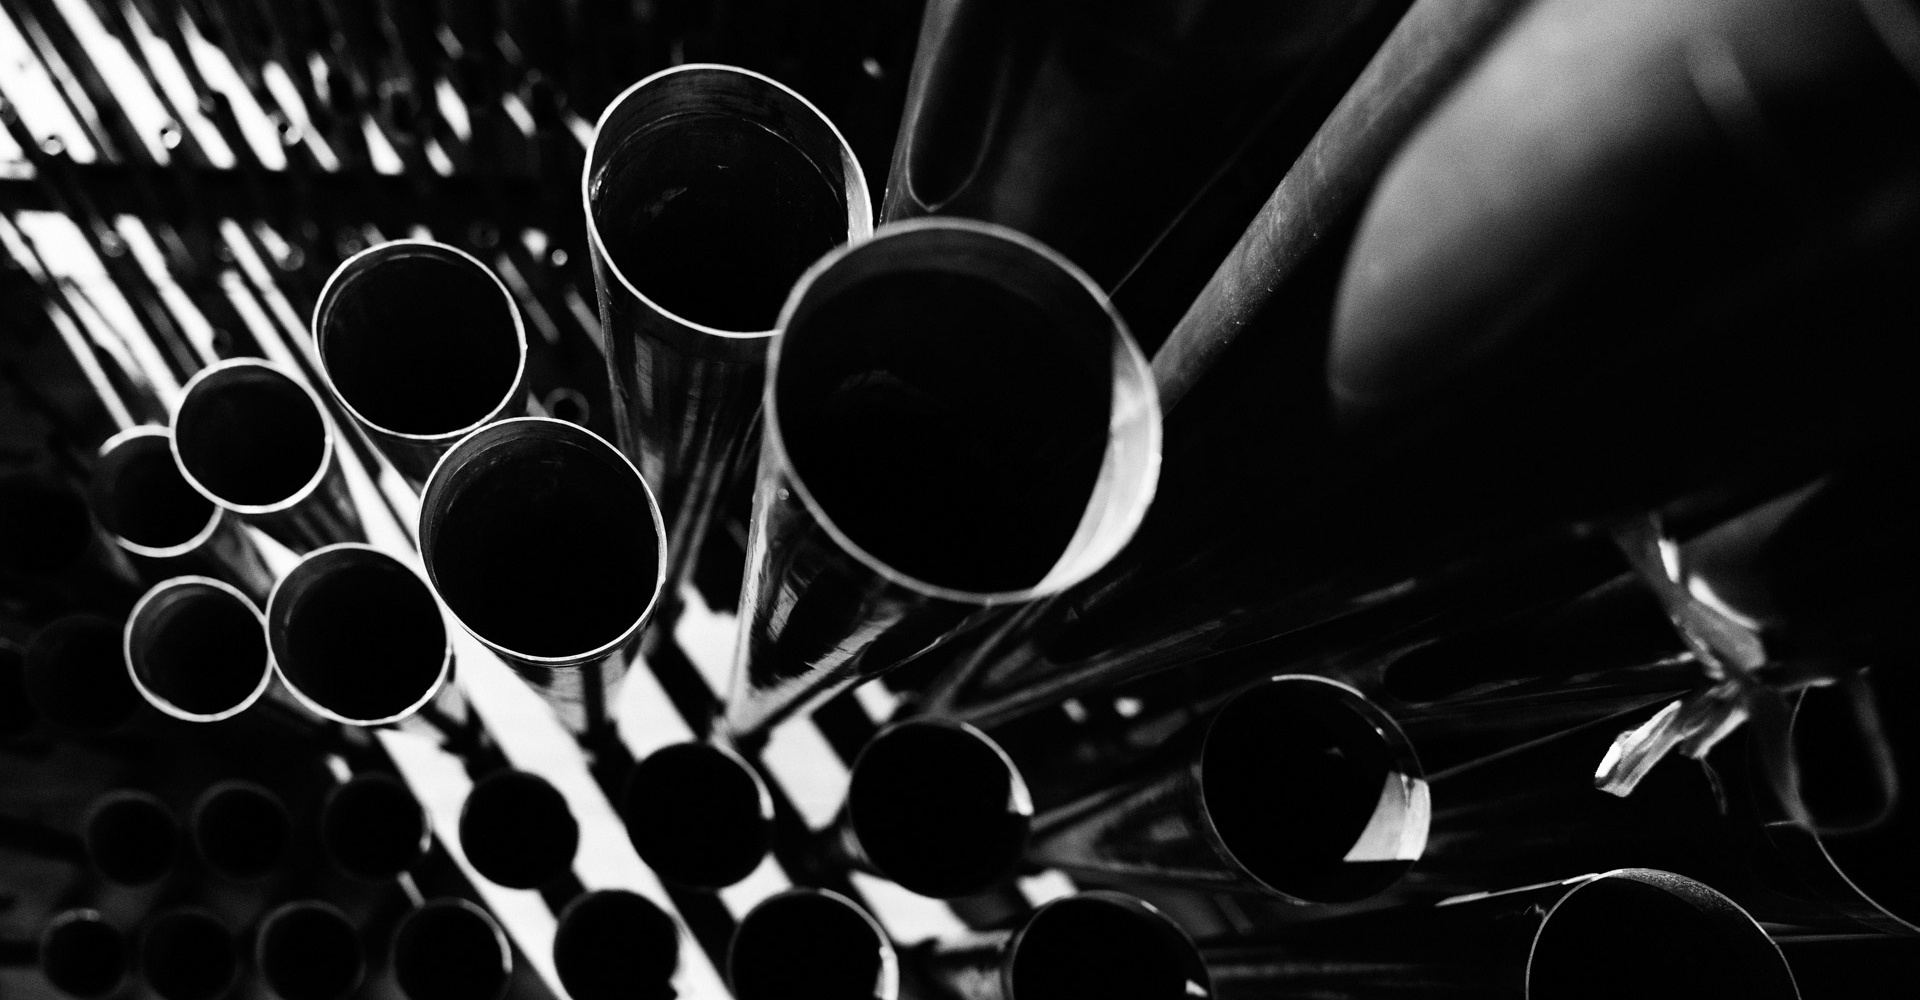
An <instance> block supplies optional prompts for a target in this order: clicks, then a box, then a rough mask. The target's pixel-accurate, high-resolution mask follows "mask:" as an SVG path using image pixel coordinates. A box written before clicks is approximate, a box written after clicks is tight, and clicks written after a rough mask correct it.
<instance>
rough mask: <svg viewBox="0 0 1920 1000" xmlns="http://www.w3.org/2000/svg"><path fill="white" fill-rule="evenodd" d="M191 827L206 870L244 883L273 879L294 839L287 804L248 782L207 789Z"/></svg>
mask: <svg viewBox="0 0 1920 1000" xmlns="http://www.w3.org/2000/svg"><path fill="white" fill-rule="evenodd" d="M192 828H193V843H194V847H195V848H196V849H197V850H198V851H199V852H200V859H201V860H202V861H204V862H206V864H207V867H209V868H211V869H213V870H214V872H216V873H217V874H220V875H223V876H225V877H227V878H231V879H240V880H247V879H256V878H261V877H263V876H266V875H268V874H271V873H272V872H273V870H274V869H276V868H278V867H280V863H281V861H282V860H283V859H284V858H285V857H286V853H287V847H288V845H289V843H290V842H291V840H292V839H293V820H292V818H291V817H290V816H288V814H287V807H286V804H285V803H283V802H281V801H280V797H279V796H277V795H275V794H273V793H272V792H270V791H267V790H266V789H265V788H262V787H260V786H259V785H256V784H253V783H252V782H247V781H225V782H221V783H220V784H218V785H215V786H213V787H212V788H209V789H207V791H206V792H205V793H204V794H202V795H201V796H200V800H199V802H197V803H196V804H195V805H194V809H193V824H192Z"/></svg>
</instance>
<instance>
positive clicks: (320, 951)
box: [253, 899, 367, 1000]
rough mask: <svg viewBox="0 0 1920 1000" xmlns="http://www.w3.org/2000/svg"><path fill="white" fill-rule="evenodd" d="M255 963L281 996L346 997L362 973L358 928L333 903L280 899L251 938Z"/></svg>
mask: <svg viewBox="0 0 1920 1000" xmlns="http://www.w3.org/2000/svg"><path fill="white" fill-rule="evenodd" d="M253 963H254V967H255V968H257V969H259V970H260V978H261V979H262V980H264V981H265V982H266V986H267V988H268V989H269V990H271V991H272V992H273V994H274V995H275V996H277V997H279V998H280V1000H347V998H348V997H350V996H352V995H353V994H354V992H355V991H356V990H358V989H359V988H360V983H361V982H362V981H363V980H364V979H365V978H366V975H367V960H366V953H365V950H364V949H363V948H362V947H361V945H360V932H359V931H358V930H356V929H355V928H354V926H353V923H352V922H351V921H349V920H348V919H347V915H346V914H345V913H342V912H340V909H339V907H336V906H334V905H333V904H332V903H325V902H321V901H319V900H315V899H303V900H295V901H294V902H291V903H285V904H282V905H281V906H279V907H277V908H276V909H274V911H273V912H271V913H269V914H267V915H266V917H265V918H264V919H262V920H261V922H260V932H259V935H258V937H256V938H255V939H254V947H253Z"/></svg>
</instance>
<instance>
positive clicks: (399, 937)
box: [387, 896, 513, 1000]
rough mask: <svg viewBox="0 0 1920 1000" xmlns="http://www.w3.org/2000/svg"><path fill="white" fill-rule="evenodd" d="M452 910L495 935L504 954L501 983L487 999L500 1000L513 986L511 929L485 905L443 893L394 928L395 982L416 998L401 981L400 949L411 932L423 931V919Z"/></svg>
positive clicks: (389, 948)
mask: <svg viewBox="0 0 1920 1000" xmlns="http://www.w3.org/2000/svg"><path fill="white" fill-rule="evenodd" d="M449 911H451V912H453V913H459V914H464V915H466V916H468V917H471V918H473V919H474V921H475V923H476V924H477V925H478V926H480V927H484V928H485V929H486V931H487V933H488V934H489V935H490V936H491V937H492V938H493V945H494V948H495V949H496V950H497V951H498V953H499V955H500V968H499V972H500V985H499V987H498V988H497V989H495V990H494V991H493V992H492V993H491V994H489V995H488V997H487V998H486V1000H500V998H502V997H504V996H506V995H507V991H508V990H509V989H510V988H512V986H513V945H512V943H511V942H510V941H509V940H508V938H507V932H506V931H505V930H504V929H503V928H501V926H500V922H499V921H498V920H495V919H494V918H493V914H491V913H488V912H487V911H486V909H485V908H484V907H481V906H479V905H477V904H475V903H473V902H472V901H470V900H466V899H461V898H459V897H457V896H443V897H441V898H439V899H430V900H427V901H426V902H424V903H422V904H420V905H419V906H418V907H416V908H415V909H414V910H413V912H411V913H408V914H407V915H406V916H405V917H402V918H401V920H400V925H399V926H398V927H395V928H394V931H393V938H392V939H391V940H390V941H389V942H388V946H387V953H388V957H389V961H390V963H391V964H392V965H393V967H394V970H395V972H394V981H395V985H397V986H399V988H400V993H401V995H402V996H404V997H408V998H411V997H413V993H412V992H411V991H409V990H408V989H407V987H406V984H405V983H404V982H402V981H401V980H400V974H399V968H400V952H401V949H402V947H403V944H404V941H405V939H406V938H407V936H408V935H409V934H411V933H418V932H419V927H420V924H419V922H420V921H421V920H425V919H429V918H431V917H436V916H440V915H441V914H443V913H447V912H449Z"/></svg>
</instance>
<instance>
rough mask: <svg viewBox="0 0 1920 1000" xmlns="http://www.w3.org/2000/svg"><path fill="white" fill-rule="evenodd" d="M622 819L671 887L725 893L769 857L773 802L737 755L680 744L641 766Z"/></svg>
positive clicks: (624, 797) (625, 796)
mask: <svg viewBox="0 0 1920 1000" xmlns="http://www.w3.org/2000/svg"><path fill="white" fill-rule="evenodd" d="M620 811H621V818H622V819H623V820H624V821H625V822H626V826H627V836H628V837H629V839H631V840H632V841H633V846H634V849H635V850H636V851H637V852H638V853H639V855H640V857H641V859H642V860H644V861H646V862H647V865H648V866H649V867H651V868H652V869H653V870H654V871H656V872H658V873H659V875H660V877H661V878H663V879H666V880H667V881H669V882H674V883H677V884H680V885H687V886H695V887H700V888H719V887H721V886H728V885H732V884H734V883H736V882H738V881H740V880H741V879H744V878H746V877H747V876H748V875H749V874H751V873H752V872H753V870H754V869H755V868H757V867H759V865H760V862H761V859H763V858H765V857H766V855H767V850H768V848H769V847H770V846H771V843H772V837H773V800H772V798H771V796H769V795H768V793H767V789H766V786H765V785H764V784H763V783H762V782H761V779H760V776H759V774H758V773H756V772H755V771H754V769H753V766H752V765H750V764H748V763H747V762H746V760H744V759H743V758H741V757H740V756H739V755H738V754H736V753H734V752H733V751H731V750H727V749H724V748H721V747H717V746H714V745H712V744H707V743H676V744H673V745H671V746H666V747H662V748H661V749H659V750H656V751H654V752H653V753H651V754H648V755H647V756H646V758H645V759H643V760H641V761H640V762H639V763H638V764H637V765H635V766H634V769H633V771H632V772H631V773H630V774H629V775H628V777H627V783H626V787H625V788H624V789H623V790H622V792H621V810H620Z"/></svg>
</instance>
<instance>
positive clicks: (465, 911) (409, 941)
mask: <svg viewBox="0 0 1920 1000" xmlns="http://www.w3.org/2000/svg"><path fill="white" fill-rule="evenodd" d="M393 975H394V979H395V981H397V982H398V983H399V985H400V991H401V992H402V993H403V994H405V995H406V997H407V1000H500V998H501V997H504V996H506V993H507V986H508V985H509V984H510V983H511V982H512V977H513V949H512V948H511V946H509V945H508V943H507V934H506V932H505V931H503V930H501V929H500V925H499V924H498V923H497V922H495V921H494V919H493V917H492V916H491V915H489V914H488V913H487V911H485V910H483V909H481V908H480V907H478V906H475V905H474V904H472V903H470V902H467V901H466V900H464V899H435V900H430V901H428V902H427V903H426V904H425V905H423V906H421V907H420V908H419V909H417V910H414V911H413V912H412V913H409V914H407V915H406V917H405V918H403V919H402V920H401V921H400V926H399V927H398V928H397V929H396V930H395V931H394V934H393ZM574 1000H586V998H584V997H582V996H580V995H579V994H578V993H575V994H574Z"/></svg>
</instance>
